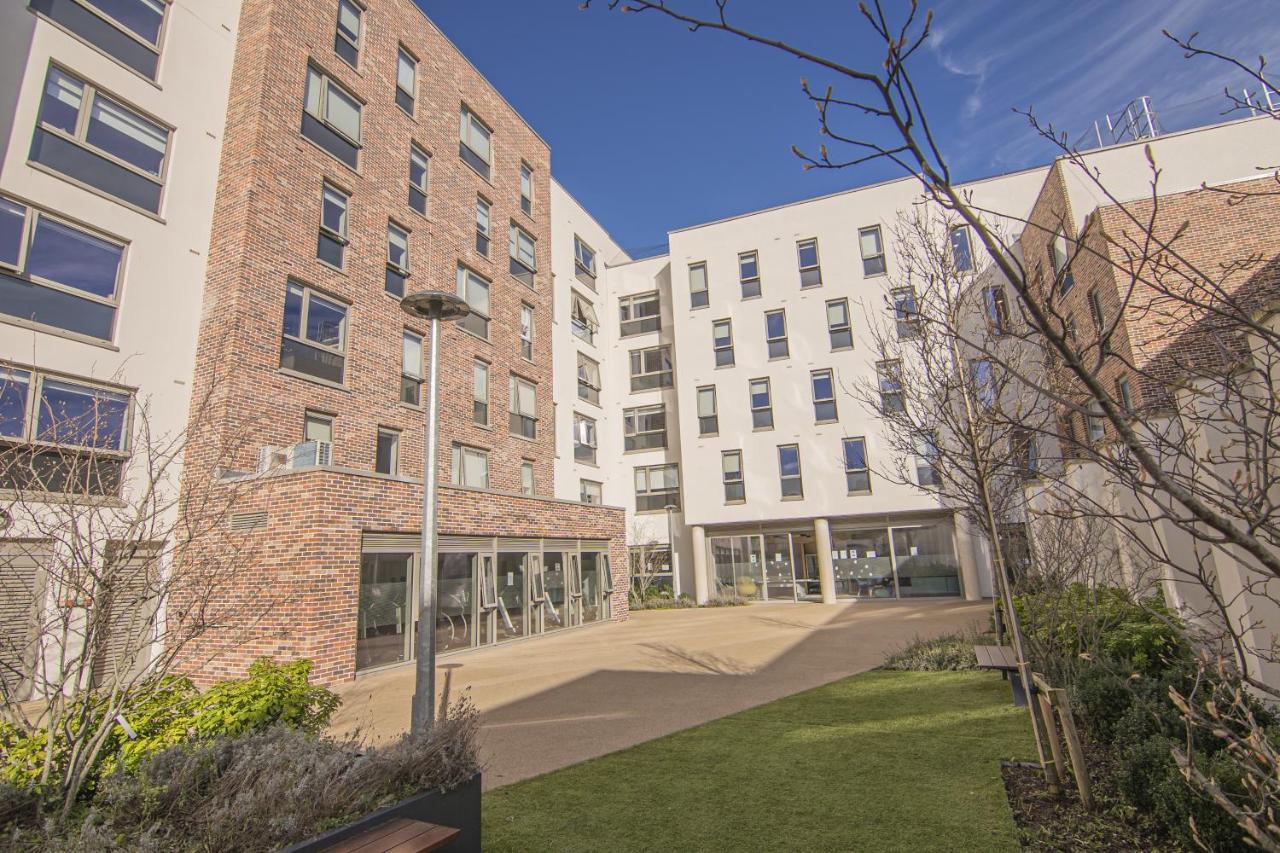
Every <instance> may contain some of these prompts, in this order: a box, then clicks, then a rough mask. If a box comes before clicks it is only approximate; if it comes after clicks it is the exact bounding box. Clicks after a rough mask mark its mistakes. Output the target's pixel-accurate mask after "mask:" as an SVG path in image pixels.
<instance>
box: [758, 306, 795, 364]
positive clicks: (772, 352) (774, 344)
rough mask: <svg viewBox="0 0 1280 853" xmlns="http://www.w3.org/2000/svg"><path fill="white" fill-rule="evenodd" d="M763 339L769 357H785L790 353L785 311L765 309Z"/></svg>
mask: <svg viewBox="0 0 1280 853" xmlns="http://www.w3.org/2000/svg"><path fill="white" fill-rule="evenodd" d="M764 340H765V345H766V346H767V347H768V348H769V358H770V359H775V358H787V357H789V356H790V355H791V346H790V345H789V344H788V343H787V312H786V311H784V310H782V309H778V310H777V311H766V312H765V314H764Z"/></svg>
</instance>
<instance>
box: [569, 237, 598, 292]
mask: <svg viewBox="0 0 1280 853" xmlns="http://www.w3.org/2000/svg"><path fill="white" fill-rule="evenodd" d="M573 269H574V275H576V276H577V278H578V281H580V282H582V283H583V284H585V285H586V286H587V287H589V288H591V289H592V290H595V289H596V250H595V249H593V248H591V247H590V246H588V245H587V244H586V242H585V241H584V240H583V239H582V238H581V237H579V236H578V235H577V234H574V235H573Z"/></svg>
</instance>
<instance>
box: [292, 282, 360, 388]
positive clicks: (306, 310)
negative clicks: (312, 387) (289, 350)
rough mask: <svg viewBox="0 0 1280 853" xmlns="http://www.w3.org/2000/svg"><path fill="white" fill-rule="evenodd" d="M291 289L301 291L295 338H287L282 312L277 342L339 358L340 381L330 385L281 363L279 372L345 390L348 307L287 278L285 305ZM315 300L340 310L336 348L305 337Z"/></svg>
mask: <svg viewBox="0 0 1280 853" xmlns="http://www.w3.org/2000/svg"><path fill="white" fill-rule="evenodd" d="M291 287H296V288H298V289H299V290H301V291H302V307H301V309H300V310H299V312H298V335H296V336H295V335H290V334H287V333H286V332H285V330H284V311H283V310H282V311H281V313H280V338H281V340H290V341H293V342H294V343H297V344H301V345H302V346H305V347H310V348H312V349H318V350H321V351H323V352H327V353H329V354H330V355H336V356H338V357H339V358H341V359H342V380H341V381H339V382H334V381H333V380H332V379H326V378H324V377H323V376H315V375H313V374H310V373H307V372H306V371H302V370H297V369H296V368H292V367H285V366H284V365H283V364H281V365H280V369H281V370H282V371H284V372H285V373H287V374H289V375H290V376H297V377H299V378H302V379H307V380H310V381H312V382H320V383H322V384H324V385H334V386H337V387H340V388H345V387H347V340H348V337H349V336H350V326H351V304H350V303H348V302H345V301H343V300H340V299H338V298H336V297H333V296H330V295H329V294H327V293H325V292H324V291H321V290H317V289H316V288H314V287H312V286H311V285H309V284H305V283H303V282H302V281H300V280H298V279H295V278H289V279H286V281H285V301H286V303H287V302H288V298H289V288H291ZM315 299H319V300H320V301H321V302H326V303H328V304H329V305H332V306H335V307H338V308H341V309H342V323H341V324H339V326H338V344H337V346H333V345H330V344H325V343H321V342H319V341H313V340H311V339H310V338H308V337H306V333H307V325H308V323H307V321H308V320H309V319H310V315H311V303H312V301H313V300H315ZM281 355H282V359H281V360H282V361H283V353H282V354H281Z"/></svg>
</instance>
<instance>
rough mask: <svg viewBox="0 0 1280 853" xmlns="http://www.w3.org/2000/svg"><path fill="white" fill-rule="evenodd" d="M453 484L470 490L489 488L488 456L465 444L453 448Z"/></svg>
mask: <svg viewBox="0 0 1280 853" xmlns="http://www.w3.org/2000/svg"><path fill="white" fill-rule="evenodd" d="M453 484H454V485H455V486H467V487H469V488H472V489H487V488H489V454H488V453H487V452H485V451H483V450H480V449H478V448H475V447H467V446H466V445H465V444H455V445H454V446H453Z"/></svg>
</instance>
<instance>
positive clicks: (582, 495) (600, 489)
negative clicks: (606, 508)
mask: <svg viewBox="0 0 1280 853" xmlns="http://www.w3.org/2000/svg"><path fill="white" fill-rule="evenodd" d="M588 483H589V484H591V485H593V486H595V487H596V489H595V491H596V496H597V497H598V498H599V500H595V501H593V500H589V498H590V497H591V495H590V494H589V493H588V490H587V488H586V487H587V484H588ZM578 503H582V504H589V505H591V506H603V505H604V483H602V482H600V481H599V480H588V479H586V478H585V477H579V478H578Z"/></svg>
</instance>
